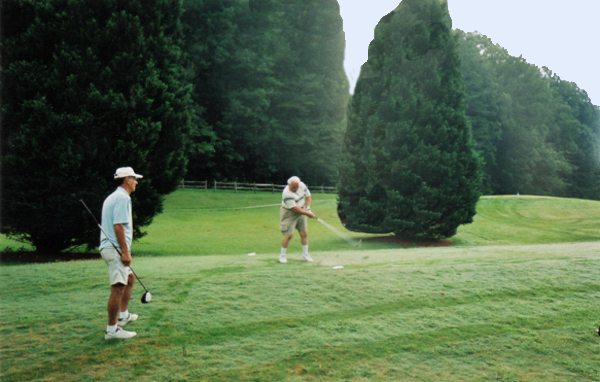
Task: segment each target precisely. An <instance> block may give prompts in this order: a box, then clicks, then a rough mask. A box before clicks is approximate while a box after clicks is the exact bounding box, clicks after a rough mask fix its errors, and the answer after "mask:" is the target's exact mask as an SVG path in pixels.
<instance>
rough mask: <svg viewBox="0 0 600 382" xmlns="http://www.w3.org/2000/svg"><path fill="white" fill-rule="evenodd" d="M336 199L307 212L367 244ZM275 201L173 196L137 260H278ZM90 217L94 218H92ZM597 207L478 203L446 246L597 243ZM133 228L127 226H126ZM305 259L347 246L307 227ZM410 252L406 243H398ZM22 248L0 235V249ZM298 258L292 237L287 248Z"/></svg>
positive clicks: (510, 200) (572, 202) (320, 197)
mask: <svg viewBox="0 0 600 382" xmlns="http://www.w3.org/2000/svg"><path fill="white" fill-rule="evenodd" d="M336 198H337V196H336V195H332V194H318V193H315V194H313V204H312V210H313V212H315V213H316V214H317V216H319V217H320V218H321V219H323V220H324V221H325V222H327V223H328V224H330V225H332V226H334V227H335V228H336V229H337V230H338V231H341V232H344V233H345V234H346V235H347V236H348V237H351V238H354V239H359V238H373V237H379V238H382V237H386V236H392V235H368V234H364V233H357V232H350V231H347V230H345V229H344V228H343V227H342V225H341V223H340V221H339V219H338V217H337V213H336V207H337V202H336ZM279 203H281V195H280V194H278V193H276V194H271V193H257V194H254V193H253V192H239V193H237V194H235V193H233V191H231V192H228V191H221V192H218V193H214V192H211V191H203V190H193V189H185V190H178V191H176V192H174V193H173V194H171V195H169V196H168V197H167V198H166V201H165V205H164V211H163V213H162V214H160V215H158V216H157V217H156V218H155V219H154V221H153V223H152V224H151V225H150V226H149V227H147V228H146V229H145V230H146V231H147V235H146V236H145V237H143V238H142V239H140V240H139V241H136V242H135V243H134V245H133V252H134V254H137V255H140V256H173V255H181V256H190V255H191V256H198V255H200V256H202V255H209V254H210V255H221V254H222V255H227V254H229V255H239V254H246V253H250V252H256V253H261V254H266V253H278V252H279V248H280V247H281V232H280V231H279ZM97 215H100V212H99V211H98V213H97ZM599 216H600V202H597V201H589V200H580V199H561V198H547V197H533V196H518V197H517V196H486V197H482V198H481V199H480V201H479V204H478V205H477V215H475V218H474V222H473V223H472V224H468V225H464V226H461V227H460V228H459V229H458V233H457V235H456V236H454V237H453V238H452V239H451V240H452V241H453V242H454V245H457V246H480V245H497V244H542V243H564V242H582V241H597V240H600V230H599V229H598V223H599V221H600V218H599ZM134 223H135V222H134ZM309 243H310V250H311V251H313V252H320V251H335V250H348V249H352V248H353V247H352V246H350V245H349V244H348V243H347V242H346V241H344V240H343V239H342V238H340V237H338V236H337V235H336V234H334V233H332V232H331V231H330V230H329V229H327V228H326V227H325V226H323V225H321V224H320V223H318V222H317V221H315V220H312V219H311V220H309ZM404 245H405V246H408V247H411V246H412V243H405V244H404ZM6 247H11V248H13V249H18V248H21V247H23V248H24V249H26V250H31V247H30V246H27V245H24V244H21V243H17V242H14V241H11V240H9V239H7V238H6V237H4V236H2V235H0V248H6ZM399 247H401V246H400V245H398V244H389V243H388V244H386V243H383V242H379V241H369V242H366V241H363V242H362V244H361V249H363V250H376V249H393V248H399ZM289 252H290V253H291V254H294V253H300V252H301V248H300V240H299V237H298V235H297V234H296V237H295V238H294V239H293V240H292V242H291V244H290V248H289Z"/></svg>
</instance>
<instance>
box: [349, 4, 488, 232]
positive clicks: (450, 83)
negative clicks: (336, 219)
mask: <svg viewBox="0 0 600 382" xmlns="http://www.w3.org/2000/svg"><path fill="white" fill-rule="evenodd" d="M464 99H465V91H464V85H463V82H462V77H461V73H460V59H459V56H458V53H457V50H456V42H455V39H454V38H453V37H452V36H451V20H450V16H449V14H448V8H447V3H446V2H440V1H438V0H426V1H423V0H404V1H403V2H402V3H401V4H400V5H399V6H398V8H397V9H396V10H395V11H394V12H392V13H390V14H389V15H387V16H386V17H384V18H382V19H381V21H380V23H379V24H378V25H377V28H376V29H375V39H374V40H373V41H372V42H371V45H370V46H369V60H368V61H367V63H365V64H364V65H363V67H362V69H361V74H360V78H359V79H358V82H357V85H356V89H355V93H354V96H353V98H352V101H351V104H350V108H349V117H348V128H347V132H346V137H345V146H344V152H343V156H342V160H341V165H340V182H339V186H338V188H339V199H340V207H341V209H343V211H344V212H345V215H346V228H348V229H351V230H357V231H362V232H373V233H388V232H393V233H395V234H396V235H399V236H402V237H410V238H428V237H433V238H441V237H450V236H452V235H454V234H455V233H456V229H457V228H458V226H460V225H461V224H466V223H470V222H471V221H472V217H473V216H474V215H475V205H476V203H477V200H478V197H479V189H478V187H479V177H478V171H477V167H478V160H477V158H476V155H475V153H474V151H473V144H472V140H471V132H470V127H469V124H468V121H467V119H466V116H465V105H464Z"/></svg>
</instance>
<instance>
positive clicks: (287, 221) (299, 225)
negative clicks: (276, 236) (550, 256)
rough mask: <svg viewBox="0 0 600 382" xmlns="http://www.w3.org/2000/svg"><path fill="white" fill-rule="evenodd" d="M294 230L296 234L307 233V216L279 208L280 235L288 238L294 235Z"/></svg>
mask: <svg viewBox="0 0 600 382" xmlns="http://www.w3.org/2000/svg"><path fill="white" fill-rule="evenodd" d="M295 229H297V230H298V232H308V224H307V216H306V215H301V214H297V213H295V212H294V211H292V210H288V209H287V208H283V207H280V209H279V230H280V231H281V233H282V234H283V235H284V236H290V235H293V234H294V230H295Z"/></svg>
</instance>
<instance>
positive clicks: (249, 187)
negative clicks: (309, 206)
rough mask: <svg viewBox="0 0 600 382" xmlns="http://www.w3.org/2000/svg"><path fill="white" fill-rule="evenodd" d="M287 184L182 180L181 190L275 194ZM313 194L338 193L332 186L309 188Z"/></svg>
mask: <svg viewBox="0 0 600 382" xmlns="http://www.w3.org/2000/svg"><path fill="white" fill-rule="evenodd" d="M285 186H286V185H285V184H283V185H281V184H274V183H242V182H217V181H213V182H210V183H209V182H208V180H185V179H182V180H181V184H180V185H179V188H196V189H201V190H206V191H208V189H209V187H210V189H212V190H213V192H217V190H234V191H235V192H236V193H237V192H238V191H254V193H255V194H256V193H257V192H271V193H275V191H277V192H281V191H283V189H284V188H285ZM308 189H309V190H310V191H311V192H320V193H322V194H334V193H336V192H337V188H336V187H330V186H308Z"/></svg>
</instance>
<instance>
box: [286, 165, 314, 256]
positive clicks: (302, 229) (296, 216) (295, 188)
mask: <svg viewBox="0 0 600 382" xmlns="http://www.w3.org/2000/svg"><path fill="white" fill-rule="evenodd" d="M311 201H312V198H311V195H310V191H309V190H308V187H306V184H304V183H303V182H301V181H300V178H298V177H297V176H292V177H291V178H290V179H288V185H287V186H286V187H285V188H284V189H283V193H282V201H281V208H280V209H279V226H280V230H281V233H282V234H283V241H282V242H281V254H280V255H279V262H280V263H282V264H285V263H287V259H286V257H285V253H286V251H287V247H288V244H289V243H290V241H291V240H292V237H293V235H294V230H296V229H297V230H298V233H299V234H300V241H301V243H302V260H303V261H309V262H312V261H313V259H312V258H311V257H310V255H309V254H308V224H307V219H306V217H307V216H308V217H310V218H316V216H315V214H313V213H312V212H311V211H310V203H311Z"/></svg>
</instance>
